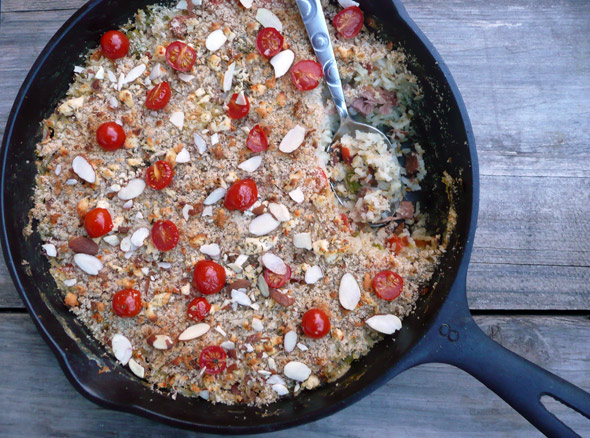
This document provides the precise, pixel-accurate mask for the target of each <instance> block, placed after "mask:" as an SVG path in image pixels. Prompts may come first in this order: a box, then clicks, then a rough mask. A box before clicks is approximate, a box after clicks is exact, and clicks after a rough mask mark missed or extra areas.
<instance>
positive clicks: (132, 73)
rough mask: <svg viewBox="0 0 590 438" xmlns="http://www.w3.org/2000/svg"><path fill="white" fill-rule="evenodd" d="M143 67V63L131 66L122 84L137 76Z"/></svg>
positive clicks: (143, 69) (144, 67)
mask: <svg viewBox="0 0 590 438" xmlns="http://www.w3.org/2000/svg"><path fill="white" fill-rule="evenodd" d="M145 69H146V66H145V64H140V65H138V66H137V67H134V68H132V69H131V71H130V72H129V73H127V75H126V76H125V79H123V84H128V83H130V82H133V81H134V80H136V79H137V78H139V77H140V76H141V75H142V74H143V72H144V71H145Z"/></svg>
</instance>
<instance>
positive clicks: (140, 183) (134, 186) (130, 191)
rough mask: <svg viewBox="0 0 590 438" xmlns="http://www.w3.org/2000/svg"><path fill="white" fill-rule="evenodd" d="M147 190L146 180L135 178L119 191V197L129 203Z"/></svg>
mask: <svg viewBox="0 0 590 438" xmlns="http://www.w3.org/2000/svg"><path fill="white" fill-rule="evenodd" d="M144 189H145V180H144V179H143V178H135V179H132V180H131V181H129V182H128V183H127V185H126V186H125V187H123V188H122V189H121V190H119V193H117V196H118V197H119V199H121V200H122V201H128V200H130V199H134V198H137V197H138V196H139V195H141V194H142V193H143V191H144Z"/></svg>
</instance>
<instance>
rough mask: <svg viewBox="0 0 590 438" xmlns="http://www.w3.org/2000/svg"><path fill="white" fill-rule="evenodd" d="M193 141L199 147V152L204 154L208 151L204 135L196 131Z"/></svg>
mask: <svg viewBox="0 0 590 438" xmlns="http://www.w3.org/2000/svg"><path fill="white" fill-rule="evenodd" d="M193 141H194V142H195V146H196V147H197V150H198V151H199V154H201V155H203V154H204V153H205V152H206V151H207V143H205V140H204V139H203V137H201V136H200V135H199V133H197V132H195V133H194V134H193Z"/></svg>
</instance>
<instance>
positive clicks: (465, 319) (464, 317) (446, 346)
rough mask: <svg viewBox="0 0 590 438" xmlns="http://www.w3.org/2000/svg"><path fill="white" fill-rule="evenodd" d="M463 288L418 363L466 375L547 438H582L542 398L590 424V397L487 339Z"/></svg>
mask: <svg viewBox="0 0 590 438" xmlns="http://www.w3.org/2000/svg"><path fill="white" fill-rule="evenodd" d="M462 284H463V286H462V287H460V288H459V289H463V290H455V291H452V292H451V295H453V297H452V298H451V296H449V298H448V299H447V302H446V303H445V304H444V305H443V308H442V309H441V313H440V314H439V317H438V318H437V322H436V324H435V326H434V327H433V328H432V329H431V330H430V331H429V333H428V334H427V335H426V337H425V338H424V345H423V346H424V347H425V348H422V349H421V351H422V352H423V356H422V358H421V359H420V362H421V363H425V362H441V363H447V364H449V365H454V366H456V367H458V368H460V369H462V370H464V371H466V372H468V373H469V374H471V375H472V376H473V377H475V378H476V379H477V380H479V381H480V382H482V383H483V384H484V385H486V386H487V387H488V388H490V389H491V390H492V391H494V392H495V393H496V394H498V395H499V396H500V397H501V398H502V399H504V401H506V402H507V403H508V404H509V405H510V406H512V407H513V408H514V409H516V410H517V411H518V412H519V413H520V414H521V415H522V416H523V417H525V418H526V419H527V420H528V421H529V422H530V423H531V424H532V425H533V426H535V427H536V428H537V429H539V430H540V431H541V432H543V433H544V434H545V435H547V436H549V437H560V438H563V437H577V436H579V435H577V434H576V433H575V432H574V431H573V430H572V429H570V428H569V427H567V426H566V425H565V424H564V423H563V422H561V421H560V420H559V419H558V418H557V417H556V416H555V415H553V414H552V413H551V412H549V411H548V410H547V409H546V408H545V407H544V406H543V404H542V403H541V397H542V396H544V395H549V396H551V397H553V398H555V399H556V400H559V401H560V402H562V403H563V404H565V405H566V406H569V407H570V408H572V409H574V410H576V411H578V412H579V413H581V414H582V415H584V416H585V417H586V418H589V419H590V394H589V393H587V392H585V391H583V390H582V389H580V388H578V387H577V386H575V385H572V384H571V383H568V382H566V381H565V380H563V379H562V378H561V377H558V376H556V375H555V374H552V373H550V372H549V371H546V370H544V369H543V368H541V367H539V366H537V365H535V364H534V363H532V362H529V361H528V360H526V359H524V358H523V357H520V356H518V355H517V354H514V353H513V352H511V351H509V350H507V349H506V348H504V347H502V346H501V345H500V344H498V343H496V342H495V341H493V340H492V339H491V338H489V337H488V336H487V335H486V334H485V333H484V332H483V331H482V330H481V329H480V328H479V327H478V326H477V324H476V323H475V321H474V320H473V318H472V317H471V314H470V313H469V310H468V307H467V299H466V297H465V292H464V290H465V286H464V284H465V283H464V282H463V283H462Z"/></svg>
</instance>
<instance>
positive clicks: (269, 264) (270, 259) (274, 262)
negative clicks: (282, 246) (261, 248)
mask: <svg viewBox="0 0 590 438" xmlns="http://www.w3.org/2000/svg"><path fill="white" fill-rule="evenodd" d="M262 264H263V265H264V266H265V267H266V269H268V270H269V271H271V272H274V273H275V274H278V275H284V274H286V273H287V269H288V268H287V265H286V264H285V262H284V261H283V260H282V259H281V258H280V257H278V256H276V255H274V254H273V253H270V252H267V253H266V254H264V255H263V256H262Z"/></svg>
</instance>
